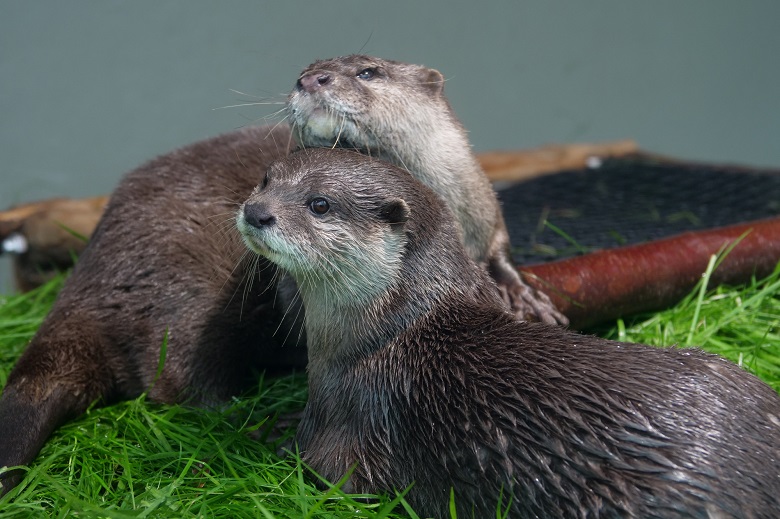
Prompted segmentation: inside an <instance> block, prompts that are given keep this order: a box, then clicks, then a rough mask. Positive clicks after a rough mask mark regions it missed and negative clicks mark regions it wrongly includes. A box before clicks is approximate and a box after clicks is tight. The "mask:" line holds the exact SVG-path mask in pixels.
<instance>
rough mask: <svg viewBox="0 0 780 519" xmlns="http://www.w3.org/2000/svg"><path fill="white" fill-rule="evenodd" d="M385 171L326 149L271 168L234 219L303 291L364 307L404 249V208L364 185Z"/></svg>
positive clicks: (252, 242)
mask: <svg viewBox="0 0 780 519" xmlns="http://www.w3.org/2000/svg"><path fill="white" fill-rule="evenodd" d="M323 154H325V157H323V156H322V155H323ZM334 154H336V155H337V156H341V155H346V157H343V159H344V160H336V159H334V158H333V155H334ZM355 157H359V158H360V159H359V160H355ZM364 159H365V160H364ZM388 167H389V166H387V165H383V164H381V163H379V162H377V161H371V160H370V159H368V158H365V157H361V156H360V155H358V154H356V153H354V152H348V151H342V150H322V149H320V150H311V151H305V152H299V153H296V154H293V155H291V156H290V157H287V158H285V159H283V160H281V161H278V162H276V163H274V164H273V166H272V167H271V168H270V169H269V171H268V173H267V175H266V178H265V179H264V181H263V183H262V184H260V185H259V186H257V188H256V189H255V191H254V192H253V193H252V195H251V196H250V197H249V199H247V201H246V202H245V203H244V204H243V205H242V207H241V209H240V210H239V211H238V214H237V216H236V221H237V226H238V229H239V231H240V232H241V235H242V236H243V239H244V242H245V243H246V244H247V246H248V247H249V248H250V249H251V250H253V251H254V252H256V253H258V254H261V255H263V256H265V257H266V258H268V259H269V260H270V261H272V262H274V263H276V264H277V265H279V266H280V267H281V268H283V269H284V270H286V271H287V272H289V273H290V274H291V275H292V276H293V278H294V279H295V280H296V282H297V283H298V286H299V288H300V289H301V291H302V292H306V291H307V290H315V291H318V293H323V291H324V293H325V294H326V297H328V298H329V299H331V300H332V301H334V302H335V301H336V300H337V299H338V300H343V301H350V302H360V301H364V300H365V299H366V298H367V297H370V296H372V295H375V294H377V293H378V292H381V291H382V290H384V288H385V287H386V286H387V285H388V284H389V283H391V282H392V280H393V278H394V276H395V275H396V274H397V272H398V270H399V269H400V265H401V262H402V258H403V249H404V244H405V243H406V237H405V233H404V229H403V227H404V223H405V222H406V220H407V219H408V218H409V208H408V206H407V204H406V203H405V202H404V201H403V200H402V199H400V198H397V197H393V196H383V195H382V194H380V193H379V192H377V190H376V189H374V190H370V189H369V186H368V184H370V183H369V182H366V181H365V179H366V178H371V177H374V178H376V176H377V175H381V174H382V173H378V172H376V171H373V170H375V169H386V168H388Z"/></svg>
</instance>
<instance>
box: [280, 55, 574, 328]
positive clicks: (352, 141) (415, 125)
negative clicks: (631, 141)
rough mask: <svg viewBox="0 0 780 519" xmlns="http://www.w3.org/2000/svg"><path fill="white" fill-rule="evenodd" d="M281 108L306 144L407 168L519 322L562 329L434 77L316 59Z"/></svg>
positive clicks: (360, 59) (362, 60)
mask: <svg viewBox="0 0 780 519" xmlns="http://www.w3.org/2000/svg"><path fill="white" fill-rule="evenodd" d="M288 106H289V112H290V116H291V119H292V121H293V127H294V128H295V134H296V136H297V137H298V139H299V140H300V141H301V143H302V144H303V145H304V146H324V147H332V146H334V145H340V146H343V147H354V148H357V149H360V150H361V151H363V152H364V153H366V154H368V155H372V156H375V157H379V158H382V159H384V160H387V161H388V162H391V163H393V164H395V165H397V166H400V167H402V168H404V169H406V170H408V171H409V172H411V173H412V175H414V176H415V177H417V178H418V179H419V180H421V181H422V182H423V183H424V184H426V185H428V186H429V187H431V188H433V190H434V191H436V192H437V193H438V194H439V195H440V196H441V197H442V198H444V200H445V202H446V203H447V204H448V206H449V207H450V209H451V210H452V212H453V213H455V216H456V220H457V223H458V227H459V232H460V234H461V236H462V239H463V241H464V243H465V246H466V251H467V252H468V253H469V255H470V256H471V257H472V259H474V260H475V261H476V262H477V263H479V264H480V265H482V266H483V267H485V268H486V269H488V271H489V272H490V274H491V276H493V279H495V280H496V282H497V284H498V286H499V288H500V290H501V293H502V294H503V296H504V299H505V300H506V302H507V303H508V304H509V306H510V307H511V308H512V309H513V310H514V311H515V312H516V313H517V315H518V316H519V317H520V318H523V319H531V320H541V321H544V322H549V323H556V322H558V323H562V324H566V323H567V322H568V321H567V319H566V317H565V316H563V314H561V313H560V312H558V310H557V309H556V308H555V306H554V305H553V303H552V302H551V301H550V299H549V298H548V297H547V296H546V295H545V294H544V293H541V292H537V291H536V290H534V289H532V288H531V287H529V286H528V285H527V284H525V283H524V282H523V280H522V279H521V277H520V275H519V274H518V271H517V269H516V268H515V266H514V265H513V263H512V260H511V256H510V253H509V234H508V233H507V230H506V224H505V223H504V217H503V215H502V214H501V207H500V206H499V204H498V200H497V199H496V195H495V192H494V191H493V188H492V187H491V185H490V182H489V181H488V179H487V177H486V176H485V174H484V172H483V171H482V168H481V167H480V166H479V163H478V162H477V159H476V157H475V156H474V153H473V152H472V150H471V144H470V143H469V140H468V136H467V134H466V131H465V129H464V128H463V126H462V125H461V124H460V122H459V121H458V118H457V117H456V116H455V113H454V112H453V110H452V108H451V107H450V104H449V102H448V101H447V98H446V97H445V96H444V77H443V76H442V75H441V73H440V72H438V71H437V70H434V69H431V68H427V67H424V66H421V65H412V64H407V63H399V62H397V61H390V60H384V59H380V58H375V57H371V56H357V55H355V56H346V57H341V58H335V59H330V60H324V61H317V62H315V63H313V64H312V65H310V66H309V67H308V68H306V70H304V71H303V73H302V74H301V77H300V78H299V79H298V82H297V84H296V88H295V90H293V92H292V93H291V94H290V96H289V99H288Z"/></svg>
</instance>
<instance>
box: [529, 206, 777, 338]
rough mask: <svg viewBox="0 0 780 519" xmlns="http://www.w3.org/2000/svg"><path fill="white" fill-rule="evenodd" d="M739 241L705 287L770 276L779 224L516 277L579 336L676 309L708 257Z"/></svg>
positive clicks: (753, 225)
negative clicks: (648, 313) (552, 306)
mask: <svg viewBox="0 0 780 519" xmlns="http://www.w3.org/2000/svg"><path fill="white" fill-rule="evenodd" d="M743 235H744V237H743ZM740 237H742V239H741V241H739V243H738V244H737V245H736V246H735V247H734V248H733V249H732V250H731V251H730V252H729V253H728V255H727V256H726V257H725V258H724V259H723V261H722V263H721V264H720V265H719V266H718V268H717V269H716V270H715V271H714V272H713V274H712V277H711V278H710V285H711V286H715V285H718V284H738V283H745V282H747V281H749V280H750V279H751V276H753V275H755V276H757V277H764V276H767V275H769V274H770V273H771V272H772V270H773V269H774V268H775V266H776V265H777V264H778V262H780V218H771V219H767V220H757V221H754V222H749V223H745V224H739V225H732V226H728V227H720V228H716V229H711V230H706V231H698V232H687V233H683V234H679V235H676V236H672V237H670V238H665V239H661V240H656V241H652V242H648V243H643V244H640V245H632V246H627V247H620V248H616V249H609V250H602V251H597V252H594V253H591V254H587V255H584V256H578V257H575V258H571V259H566V260H561V261H555V262H551V263H544V264H539V265H531V266H524V267H521V268H520V271H521V272H522V273H523V277H524V278H525V279H526V281H528V283H529V284H531V285H533V286H535V287H537V288H538V289H541V290H544V291H545V292H547V293H548V294H549V295H550V297H551V298H552V299H553V302H555V304H556V305H557V306H558V308H559V309H560V310H561V312H563V313H564V314H565V315H566V316H567V317H568V318H569V320H570V321H571V327H572V328H575V329H581V328H583V327H587V326H590V325H593V324H597V323H600V322H604V321H607V320H610V319H615V318H618V317H621V316H625V315H629V314H632V313H637V312H644V311H650V310H659V309H662V308H666V307H669V306H671V305H673V304H675V303H676V302H677V301H679V300H680V299H681V298H682V297H684V296H685V295H686V294H688V293H689V292H690V291H691V290H693V288H694V287H695V286H696V283H697V282H698V281H699V279H701V277H702V274H703V273H704V272H705V270H706V269H707V264H708V262H709V259H710V257H711V256H712V255H713V254H717V253H718V252H721V251H723V250H725V249H726V248H727V247H729V246H731V245H732V244H734V243H735V242H737V241H738V240H740Z"/></svg>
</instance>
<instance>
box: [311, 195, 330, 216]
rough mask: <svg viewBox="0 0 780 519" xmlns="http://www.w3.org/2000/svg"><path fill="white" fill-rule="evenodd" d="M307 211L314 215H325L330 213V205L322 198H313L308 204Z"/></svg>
mask: <svg viewBox="0 0 780 519" xmlns="http://www.w3.org/2000/svg"><path fill="white" fill-rule="evenodd" d="M309 209H311V212H312V213H314V214H325V213H327V212H328V211H330V204H329V203H328V201H327V200H325V199H324V198H315V199H314V200H312V201H311V202H309Z"/></svg>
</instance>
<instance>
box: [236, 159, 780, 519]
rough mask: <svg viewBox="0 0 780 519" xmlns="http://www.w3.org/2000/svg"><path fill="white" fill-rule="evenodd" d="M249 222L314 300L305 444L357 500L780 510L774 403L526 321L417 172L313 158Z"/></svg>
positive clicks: (277, 174) (762, 393)
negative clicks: (508, 305)
mask: <svg viewBox="0 0 780 519" xmlns="http://www.w3.org/2000/svg"><path fill="white" fill-rule="evenodd" d="M319 199H325V200H326V202H327V205H328V208H329V209H328V210H327V211H326V212H325V213H323V214H318V213H316V212H315V211H313V206H312V203H313V202H315V201H317V200H319ZM318 203H321V202H318ZM237 222H238V225H239V228H240V229H241V231H242V234H243V235H244V239H245V240H246V242H247V244H249V245H250V247H251V248H252V249H254V250H255V251H258V252H261V253H262V254H264V255H266V256H267V257H268V258H269V259H271V260H272V261H274V262H277V263H278V264H279V265H280V266H282V267H283V268H285V269H286V270H287V271H288V272H289V273H290V275H291V276H292V277H294V278H295V279H296V281H297V283H298V285H299V289H300V293H301V294H302V296H303V299H304V305H305V307H306V331H307V335H308V337H309V339H308V350H309V401H308V403H307V406H306V409H305V411H304V416H303V420H302V422H301V425H300V428H299V430H298V435H297V441H298V444H299V447H300V450H301V453H302V456H303V458H304V460H305V461H306V463H307V464H308V465H309V466H310V467H312V468H313V469H314V470H315V471H317V472H318V473H320V474H321V475H323V476H325V477H326V478H327V479H329V480H331V481H337V480H339V479H341V478H342V477H343V476H344V475H345V474H347V473H349V472H350V471H352V472H351V475H350V476H349V478H348V481H347V483H346V486H345V488H346V490H348V491H351V492H358V493H364V492H368V493H374V492H385V491H393V490H403V489H405V488H407V487H409V486H410V485H411V489H410V490H409V493H408V494H407V499H408V500H409V502H410V503H411V504H412V505H413V506H414V507H415V508H416V511H417V512H418V513H419V514H420V515H421V516H426V517H427V516H429V515H431V516H434V517H444V516H447V515H448V500H449V493H450V489H451V488H454V494H455V499H456V503H457V508H458V516H459V517H462V516H471V515H472V514H473V515H474V516H475V517H491V516H495V514H496V509H497V507H499V506H500V507H501V508H502V509H503V508H506V507H511V512H510V516H511V517H551V518H564V517H580V518H589V517H637V518H647V517H659V518H660V517H663V518H682V517H702V518H707V517H746V518H760V517H766V518H769V517H774V516H775V515H776V513H777V510H779V509H780V459H779V458H778V456H779V454H778V453H780V397H779V396H778V395H777V394H776V393H775V392H774V391H773V390H772V389H771V388H769V387H768V386H766V385H765V384H764V383H763V382H761V381H760V380H758V379H757V378H756V377H754V376H753V375H750V374H749V373H747V372H745V371H743V370H742V369H741V368H739V367H737V366H736V365H734V364H733V363H731V362H728V361H726V360H724V359H722V358H720V357H718V356H716V355H712V354H708V353H705V352H703V351H701V350H699V349H695V348H687V349H678V348H654V347H650V346H645V345H639V344H625V343H617V342H613V341H608V340H604V339H600V338H597V337H590V336H582V335H578V334H575V333H571V332H567V331H564V330H562V329H560V328H558V327H555V326H549V325H542V324H534V323H525V322H520V321H517V320H515V319H514V318H513V315H511V314H509V313H507V312H506V311H505V310H504V309H503V306H502V301H501V300H500V299H499V297H498V296H497V294H496V293H495V290H494V287H493V285H492V281H491V280H490V279H489V278H488V277H487V276H486V274H485V273H484V272H483V270H482V269H480V268H478V267H477V265H476V264H475V263H474V262H473V261H472V260H470V259H469V257H468V256H467V254H466V252H465V250H464V248H463V247H462V245H461V243H460V241H459V239H458V234H459V233H458V229H457V226H456V224H455V222H454V220H453V217H452V215H451V214H450V213H449V211H448V210H447V208H446V207H445V206H444V204H442V203H441V201H439V200H438V199H437V197H436V196H435V195H434V193H432V192H431V191H430V190H428V189H426V188H424V187H423V186H421V185H420V184H419V183H418V182H416V181H414V179H412V178H411V177H410V176H409V175H408V174H407V173H406V172H404V171H401V170H399V169H398V168H395V167H392V166H389V165H387V164H384V163H382V162H379V161H376V160H372V159H370V158H367V157H365V156H362V155H359V154H356V153H351V152H348V151H343V150H307V151H304V152H298V153H295V154H293V155H291V156H290V157H288V158H285V159H283V160H281V161H279V162H277V163H275V164H274V165H273V166H272V167H271V169H270V170H269V174H268V177H267V185H264V186H261V187H259V188H258V189H257V190H256V191H255V192H254V193H253V194H252V196H251V197H250V198H249V199H248V200H247V202H246V203H245V205H244V207H243V209H242V211H241V213H240V214H239V217H238V219H237ZM382 251H384V252H382ZM371 261H375V262H376V261H381V262H384V263H382V264H379V265H377V264H374V265H372V264H370V263H371ZM371 271H377V272H379V271H382V272H387V273H389V274H388V275H386V276H381V277H375V278H368V279H367V278H365V277H364V275H365V274H366V273H368V272H371ZM360 279H365V281H364V283H363V286H362V287H360V288H361V289H362V290H359V291H358V290H357V287H356V286H355V284H356V283H355V280H360ZM334 319H337V326H333V320H334Z"/></svg>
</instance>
